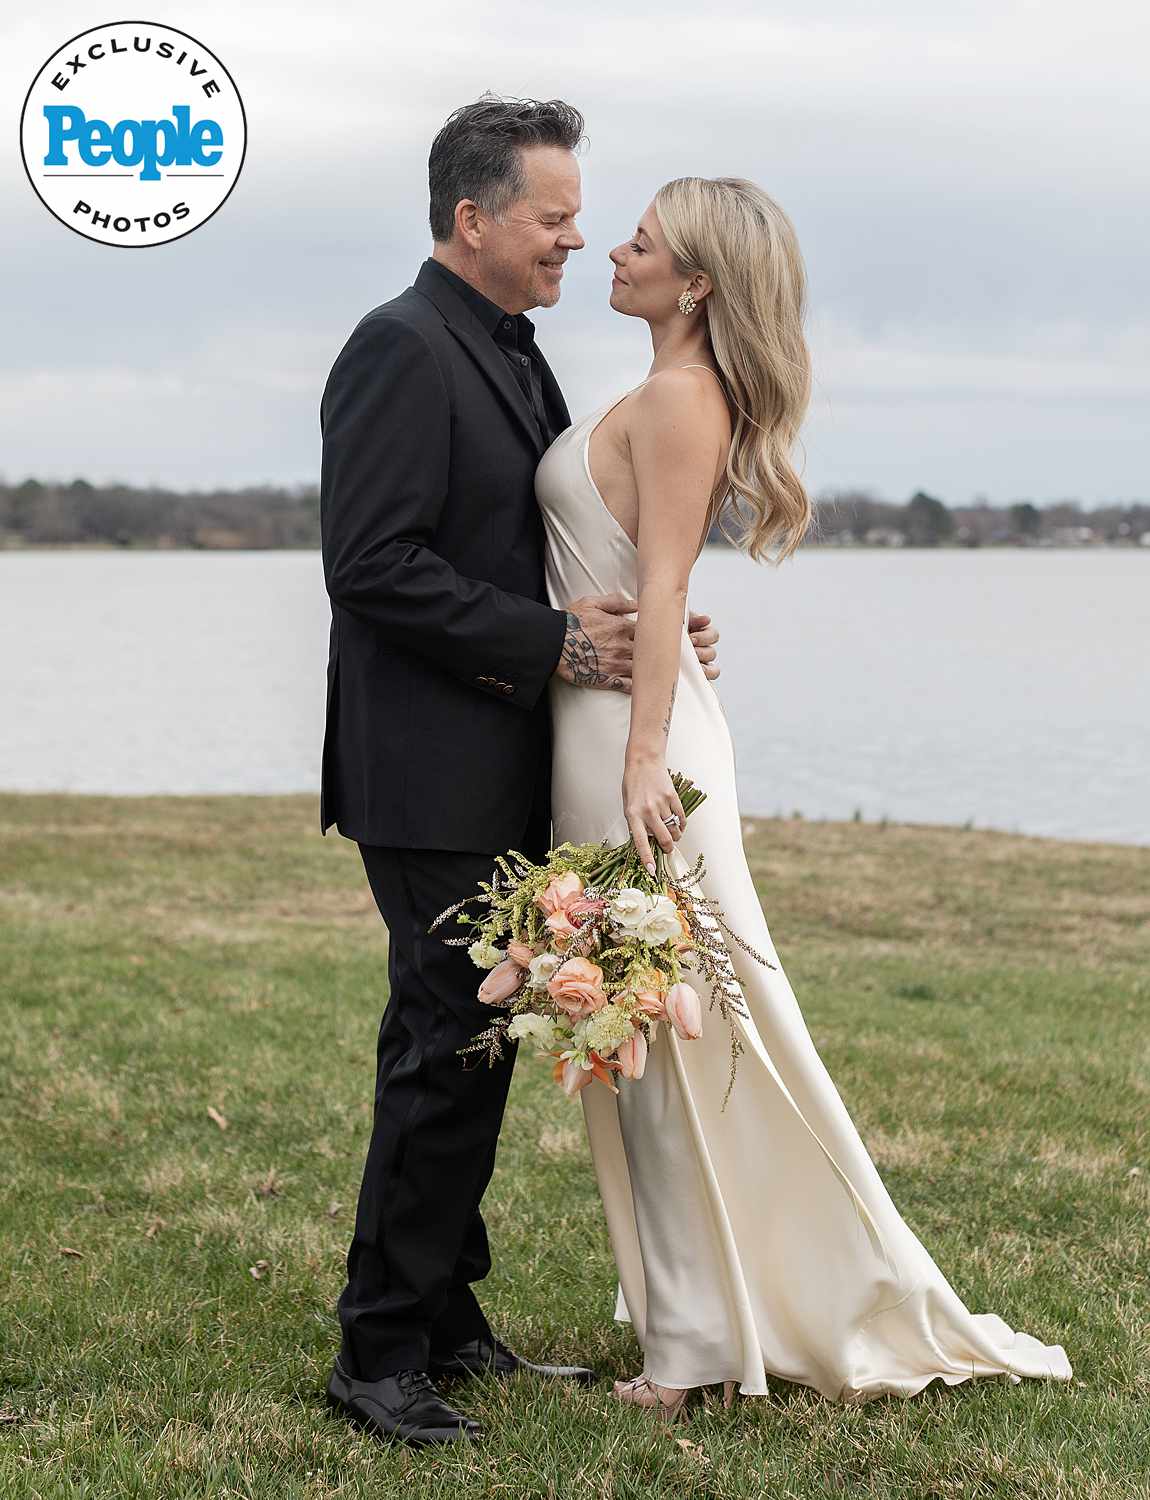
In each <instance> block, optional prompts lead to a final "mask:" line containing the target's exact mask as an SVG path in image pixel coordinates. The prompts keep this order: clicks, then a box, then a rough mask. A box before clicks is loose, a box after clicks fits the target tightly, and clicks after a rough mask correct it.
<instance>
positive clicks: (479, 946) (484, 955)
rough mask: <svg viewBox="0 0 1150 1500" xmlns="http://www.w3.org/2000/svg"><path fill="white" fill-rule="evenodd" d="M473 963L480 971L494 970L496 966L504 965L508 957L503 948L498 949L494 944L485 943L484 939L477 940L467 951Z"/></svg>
mask: <svg viewBox="0 0 1150 1500" xmlns="http://www.w3.org/2000/svg"><path fill="white" fill-rule="evenodd" d="M467 954H468V957H469V958H470V959H471V962H472V963H473V964H475V965H476V966H477V967H478V968H480V969H493V968H494V967H495V965H496V964H498V963H502V962H503V960H504V959H505V958H506V957H507V955H506V954H505V953H504V951H503V949H502V948H497V947H496V946H495V944H494V943H488V942H485V941H484V939H483V938H476V940H475V942H473V943H472V944H471V945H470V946H469V947H468V949H467Z"/></svg>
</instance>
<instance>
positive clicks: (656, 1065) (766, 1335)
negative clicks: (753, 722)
mask: <svg viewBox="0 0 1150 1500" xmlns="http://www.w3.org/2000/svg"><path fill="white" fill-rule="evenodd" d="M642 384H644V385H645V384H646V381H644V382H642ZM634 389H635V390H638V389H639V387H638V386H636V387H634ZM630 394H631V392H630V391H628V392H626V393H625V394H624V396H620V397H617V398H616V400H614V401H611V402H609V403H608V404H606V405H604V406H601V407H599V408H598V409H597V410H596V411H593V412H591V413H589V414H588V415H587V416H586V417H584V418H583V419H582V420H581V421H579V422H576V423H575V424H574V425H573V426H571V427H568V428H567V429H566V430H565V431H564V432H562V433H561V434H560V435H559V437H557V438H556V439H555V441H554V442H553V443H552V444H551V446H550V447H549V448H548V449H547V451H546V453H545V454H544V455H543V457H542V459H541V460H540V464H539V468H538V470H537V474H536V496H537V499H538V502H539V505H540V508H541V510H542V513H543V518H544V522H545V525H546V532H547V558H546V564H547V589H548V594H549V597H550V601H551V603H552V605H553V606H555V607H557V608H563V607H564V606H565V605H566V604H568V603H569V602H570V601H571V600H572V599H575V598H577V597H578V596H579V595H581V594H593V593H611V592H613V591H614V590H617V589H618V590H623V591H625V592H626V593H628V594H629V595H631V597H637V593H636V585H637V578H636V564H637V558H638V553H637V550H636V548H635V546H634V544H633V543H632V542H631V540H630V538H629V537H628V536H627V534H626V532H625V531H624V530H623V528H622V526H621V525H620V524H619V522H618V521H617V520H616V519H615V518H614V517H613V516H612V515H611V513H610V512H609V511H608V510H607V508H606V505H605V504H604V502H603V500H602V497H601V496H600V494H599V492H598V490H597V489H596V487H595V484H594V481H593V480H592V478H591V471H590V466H589V463H588V456H587V454H588V444H589V441H590V437H591V433H592V431H593V430H594V428H595V427H596V426H598V424H599V422H600V421H601V420H602V419H603V418H604V417H605V416H606V415H607V414H608V412H609V411H611V410H612V409H613V407H614V406H615V405H617V404H618V402H619V401H621V400H624V399H625V397H626V396H627V395H630ZM549 692H550V694H551V710H552V718H553V765H552V775H553V781H552V815H553V822H554V842H555V843H560V842H562V841H563V840H565V839H570V840H571V841H572V842H574V843H581V842H584V841H586V840H599V839H604V838H605V839H608V840H609V841H610V842H611V843H613V844H614V843H621V842H622V841H623V840H625V839H626V838H627V836H628V831H629V830H628V827H627V823H626V819H625V818H624V816H623V808H622V794H621V784H622V777H623V760H624V752H625V747H626V743H627V734H628V728H629V718H630V709H631V700H630V698H629V696H628V695H627V694H625V693H619V692H615V691H608V690H604V689H589V688H580V687H573V686H571V685H570V684H568V683H566V682H563V681H561V680H560V679H559V678H558V677H552V678H551V683H550V687H549ZM667 766H668V768H669V769H670V770H676V771H682V772H684V773H685V774H686V775H688V776H690V777H691V778H692V780H693V781H694V782H695V783H696V784H697V785H698V786H699V787H700V788H701V789H702V790H703V791H705V792H706V793H707V800H706V802H704V803H703V804H702V806H701V807H700V808H698V809H697V811H696V812H695V813H694V814H693V816H691V817H690V818H689V819H688V821H687V826H686V829H685V831H684V834H683V837H682V839H681V840H680V842H679V843H678V844H677V845H676V846H675V850H674V853H673V855H672V857H671V870H672V873H674V874H675V875H676V876H681V875H682V874H684V873H685V872H686V871H687V870H688V869H689V868H690V866H691V865H692V864H693V863H694V861H695V859H696V857H697V856H698V854H699V853H700V852H701V853H703V854H704V856H705V860H706V874H705V876H704V878H703V883H702V891H703V894H705V895H707V896H712V897H715V898H717V899H718V901H719V904H720V908H721V910H722V912H723V914H724V915H725V917H726V920H727V921H728V922H729V923H730V925H731V927H732V928H733V929H734V930H735V932H737V933H738V934H739V935H740V936H741V937H743V938H744V939H745V940H746V941H747V942H748V943H749V944H750V945H751V947H752V948H754V949H756V950H757V951H758V952H759V953H761V954H762V955H763V956H764V957H766V958H768V959H770V960H771V962H772V963H773V964H775V965H777V967H775V968H773V969H767V968H764V967H763V966H762V965H761V964H759V963H757V962H756V961H755V960H754V959H753V958H750V957H749V956H747V955H746V954H744V953H742V951H741V950H740V949H739V948H738V947H737V946H735V945H734V944H733V943H732V944H730V945H729V946H730V951H731V957H732V961H733V964H734V967H735V972H736V973H737V975H738V977H739V979H740V980H741V981H742V982H743V994H744V999H745V1004H746V1009H747V1010H748V1012H749V1015H750V1019H749V1020H748V1021H745V1022H743V1021H740V1022H739V1026H740V1031H741V1034H742V1041H743V1046H744V1051H743V1053H742V1055H741V1056H740V1058H739V1062H738V1074H737V1077H736V1079H735V1083H734V1087H733V1089H732V1090H731V1094H730V1099H729V1101H728V1103H727V1107H726V1110H725V1112H722V1113H720V1106H721V1104H722V1100H723V1095H724V1092H725V1090H726V1087H727V1080H728V1070H729V1063H730V1037H729V1033H728V1029H727V1024H726V1022H725V1021H724V1020H723V1019H722V1017H721V1016H720V1014H719V1011H718V1009H717V1007H716V1009H714V1010H710V1009H709V1008H708V1001H709V995H710V990H709V986H708V985H707V983H706V981H705V980H704V979H703V978H702V977H701V975H699V974H698V973H697V972H695V971H692V970H690V969H688V968H686V967H685V970H684V977H685V978H687V979H688V980H690V981H692V982H693V983H694V984H695V987H696V988H697V989H698V991H699V993H700V995H701V997H702V999H703V1035H702V1037H701V1038H699V1039H698V1040H695V1041H689V1042H680V1041H679V1040H678V1038H677V1037H676V1036H675V1034H674V1032H673V1031H672V1029H671V1028H670V1026H669V1025H667V1024H665V1023H660V1024H659V1026H658V1028H657V1035H656V1038H655V1040H654V1042H653V1044H652V1046H651V1048H650V1052H649V1055H648V1059H647V1067H646V1072H645V1075H644V1077H643V1078H642V1079H641V1080H639V1081H637V1082H627V1081H623V1080H621V1081H620V1082H619V1089H620V1092H619V1094H618V1096H616V1095H615V1094H613V1093H611V1091H610V1090H609V1089H607V1088H605V1087H604V1086H603V1085H602V1084H599V1083H593V1084H592V1085H591V1086H590V1087H588V1088H586V1089H584V1090H583V1091H582V1093H581V1094H580V1096H579V1097H580V1099H581V1100H582V1103H583V1110H584V1117H585V1120H586V1126H587V1134H588V1139H589V1142H590V1148H591V1154H592V1157H593V1160H594V1166H595V1172H596V1176H597V1178H598V1183H599V1189H600V1192H601V1195H602V1201H603V1207H604V1211H605V1215H606V1221H607V1227H608V1232H609V1235H610V1240H611V1246H612V1249H613V1252H614V1255H615V1261H616V1266H617V1270H618V1280H619V1285H618V1293H617V1298H616V1304H615V1317H616V1319H618V1320H621V1321H630V1322H631V1323H632V1324H633V1326H634V1330H635V1333H636V1335H637V1337H638V1340H639V1343H640V1345H641V1347H642V1349H643V1355H644V1365H643V1368H644V1372H645V1373H646V1374H647V1375H648V1376H649V1377H650V1378H651V1379H652V1380H654V1381H657V1382H658V1383H659V1384H661V1385H667V1386H676V1387H682V1386H694V1385H703V1384H710V1383H713V1382H717V1381H719V1380H737V1381H738V1382H739V1387H740V1390H741V1391H742V1393H743V1394H745V1395H762V1394H766V1393H767V1389H768V1388H767V1376H768V1375H774V1376H778V1377H782V1378H783V1379H786V1380H792V1381H797V1382H801V1383H802V1384H805V1385H809V1386H812V1387H813V1388H814V1389H815V1390H817V1391H819V1392H821V1393H822V1395H824V1396H826V1397H827V1398H829V1399H830V1400H834V1401H841V1402H860V1401H867V1400H869V1399H871V1398H873V1397H876V1396H880V1395H883V1394H887V1393H892V1394H895V1395H899V1396H904V1397H905V1396H913V1395H914V1394H916V1392H918V1391H920V1390H921V1389H922V1388H923V1387H924V1386H925V1385H927V1384H928V1383H929V1382H930V1381H931V1380H933V1379H934V1378H935V1377H936V1376H937V1377H939V1378H940V1379H941V1380H942V1381H944V1382H945V1383H946V1384H947V1385H956V1384H958V1383H959V1382H960V1381H964V1380H969V1379H970V1378H971V1377H974V1376H987V1375H997V1376H1000V1377H1001V1376H1006V1377H1008V1378H1009V1380H1010V1381H1012V1382H1017V1381H1018V1380H1020V1379H1021V1377H1022V1376H1038V1377H1047V1378H1050V1379H1054V1380H1068V1379H1070V1377H1071V1374H1072V1371H1071V1367H1070V1363H1069V1360H1068V1359H1067V1356H1066V1353H1065V1351H1064V1350H1063V1348H1062V1347H1061V1345H1059V1344H1051V1345H1046V1344H1043V1343H1042V1342H1040V1341H1039V1340H1038V1339H1037V1338H1034V1337H1032V1336H1031V1335H1030V1334H1027V1333H1021V1332H1015V1331H1014V1330H1012V1329H1011V1328H1010V1327H1009V1326H1008V1324H1007V1323H1005V1322H1004V1321H1003V1319H1002V1318H1000V1317H999V1316H997V1315H996V1314H995V1313H989V1312H983V1313H972V1312H970V1311H968V1309H967V1308H966V1307H965V1305H964V1304H963V1302H962V1301H961V1300H960V1298H959V1297H958V1295H957V1294H956V1293H955V1291H954V1290H953V1288H952V1287H951V1286H950V1285H949V1283H948V1282H947V1280H946V1278H945V1277H944V1276H943V1274H942V1272H941V1271H940V1270H939V1268H938V1266H937V1265H936V1264H935V1262H934V1261H933V1260H932V1259H931V1257H930V1255H929V1254H928V1253H927V1251H926V1249H925V1248H924V1246H923V1245H922V1244H921V1243H920V1241H919V1240H918V1239H917V1238H916V1236H915V1234H914V1233H913V1231H912V1230H911V1229H910V1227H909V1225H907V1224H906V1223H905V1222H904V1220H903V1219H902V1217H901V1216H900V1215H899V1212H898V1210H897V1209H896V1208H895V1206H894V1203H893V1201H892V1200H891V1198H890V1195H889V1194H888V1193H887V1191H886V1188H885V1187H884V1186H883V1183H882V1181H881V1179H880V1178H879V1175H878V1172H877V1170H876V1168H875V1166H874V1163H873V1162H872V1161H871V1159H870V1156H869V1155H868V1154H867V1151H866V1148H865V1147H864V1145H863V1143H862V1140H861V1138H860V1137H859V1134H858V1132H857V1130H856V1129H855V1126H854V1124H853V1123H852V1121H851V1118H850V1116H849V1114H848V1113H847V1110H846V1107H845V1105H844V1104H843V1102H842V1100H841V1099H840V1097H839V1095H838V1092H837V1090H836V1089H835V1086H834V1084H833V1082H832V1081H831V1078H830V1075H829V1073H828V1072H827V1070H826V1068H825V1066H824V1065H823V1063H822V1061H821V1059H820V1057H819V1055H818V1053H817V1051H816V1050H815V1047H814V1043H813V1042H812V1040H811V1037H810V1034H809V1033H808V1031H807V1028H806V1024H805V1022H804V1021H803V1017H802V1013H801V1012H800V1010H799V1006H798V1003H797V1001H796V999H795V996H794V993H793V991H792V989H791V986H790V985H789V984H788V982H787V979H786V977H785V975H784V973H783V969H782V966H781V965H780V964H779V960H778V955H777V954H776V952H775V949H774V946H773V944H772V942H771V937H770V934H769V932H768V931H767V924H766V921H765V919H764V916H763V912H762V908H761V906H760V904H759V898H758V895H757V894H756V891H755V887H754V883H753V881H752V879H751V874H750V871H749V869H748V867H747V861H746V856H745V854H744V852H743V843H742V831H741V821H740V814H739V807H738V802H737V798H736V793H735V762H734V754H733V750H732V744H731V736H730V733H729V730H728V726H727V721H726V716H725V715H724V712H723V709H722V706H721V704H720V701H719V697H718V694H717V691H716V689H715V686H714V685H713V684H712V683H711V682H710V680H709V679H708V678H707V676H706V673H705V672H704V670H703V667H702V665H701V663H700V662H699V660H698V658H697V657H696V655H695V651H694V648H693V646H692V644H691V641H690V637H689V635H688V633H687V627H686V623H684V626H683V635H682V648H681V651H680V662H679V681H678V688H677V691H676V696H675V703H674V712H673V715H672V720H671V729H670V736H669V741H668V748H667Z"/></svg>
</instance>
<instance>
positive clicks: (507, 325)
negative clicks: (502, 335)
mask: <svg viewBox="0 0 1150 1500" xmlns="http://www.w3.org/2000/svg"><path fill="white" fill-rule="evenodd" d="M503 326H504V328H510V327H511V319H510V318H504V319H503Z"/></svg>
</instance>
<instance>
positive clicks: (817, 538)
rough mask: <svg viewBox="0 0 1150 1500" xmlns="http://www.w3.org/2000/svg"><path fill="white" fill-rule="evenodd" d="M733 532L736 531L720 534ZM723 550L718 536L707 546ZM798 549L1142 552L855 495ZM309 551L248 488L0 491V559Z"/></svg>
mask: <svg viewBox="0 0 1150 1500" xmlns="http://www.w3.org/2000/svg"><path fill="white" fill-rule="evenodd" d="M731 529H732V530H733V531H737V529H738V528H737V525H735V526H732V527H731ZM708 540H710V541H711V542H714V543H716V544H718V545H725V540H724V538H723V536H722V533H721V532H720V531H719V528H718V527H717V526H716V527H715V528H713V529H712V532H711V535H710V537H709V539H708ZM807 543H808V545H812V546H838V547H902V546H909V547H939V546H949V547H982V546H1103V545H1110V546H1137V545H1141V546H1150V502H1147V503H1145V504H1143V503H1141V502H1136V503H1134V504H1131V505H1108V506H1103V507H1101V508H1096V509H1094V510H1084V509H1083V508H1082V506H1081V505H1080V504H1079V503H1078V502H1077V501H1076V500H1061V501H1058V502H1057V503H1055V504H1052V505H1042V506H1038V505H1035V504H1033V503H1032V502H1031V501H1028V500H1019V501H1015V502H1014V503H1013V504H1010V505H990V504H987V503H985V502H980V503H978V504H975V505H966V506H956V507H954V508H951V507H948V506H946V505H944V504H943V503H942V501H941V500H937V499H935V498H934V496H932V495H928V494H926V493H925V492H923V491H921V490H919V491H918V492H917V493H915V494H914V495H912V496H911V497H910V499H909V500H907V501H906V502H905V503H904V504H898V503H896V502H893V501H888V500H879V499H877V498H875V496H873V495H872V494H871V493H870V492H869V491H866V490H825V491H823V492H822V493H820V494H819V495H818V496H817V497H816V499H815V522H814V525H813V526H812V528H811V531H810V533H809V535H808V538H807ZM318 546H319V492H318V489H317V488H316V486H315V485H314V484H313V485H296V486H294V487H291V488H284V487H281V486H271V485H250V486H248V487H246V488H244V489H238V490H222V489H220V490H190V491H184V492H182V491H178V490H166V489H157V488H154V487H152V486H145V487H136V486H133V485H127V484H105V485H93V484H89V483H88V481H87V480H85V479H73V480H72V481H71V483H69V484H42V483H40V481H39V480H36V479H26V480H24V481H23V483H21V484H15V485H13V484H0V547H7V548H13V547H198V548H205V549H224V548H268V547H276V548H279V547H301V548H316V547H318Z"/></svg>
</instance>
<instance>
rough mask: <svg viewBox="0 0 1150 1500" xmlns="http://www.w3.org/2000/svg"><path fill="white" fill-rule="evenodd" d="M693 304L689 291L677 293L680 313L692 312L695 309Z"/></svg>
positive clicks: (693, 300)
mask: <svg viewBox="0 0 1150 1500" xmlns="http://www.w3.org/2000/svg"><path fill="white" fill-rule="evenodd" d="M695 306H696V303H695V299H694V297H692V296H691V293H690V292H689V291H686V292H681V293H680V294H679V311H680V312H681V313H684V314H686V313H693V312H694V311H695Z"/></svg>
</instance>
